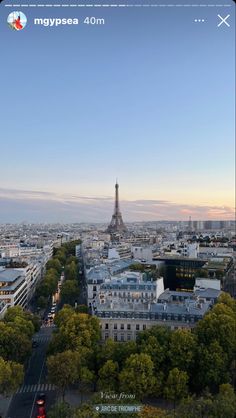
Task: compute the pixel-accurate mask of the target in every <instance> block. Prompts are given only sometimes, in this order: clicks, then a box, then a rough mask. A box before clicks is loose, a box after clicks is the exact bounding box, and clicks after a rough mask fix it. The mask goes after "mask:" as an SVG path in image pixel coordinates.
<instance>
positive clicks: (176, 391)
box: [164, 367, 189, 408]
mask: <svg viewBox="0 0 236 418" xmlns="http://www.w3.org/2000/svg"><path fill="white" fill-rule="evenodd" d="M188 380H189V377H188V374H187V373H186V372H183V371H181V370H179V369H178V368H177V367H175V368H174V369H172V370H171V371H170V372H169V375H168V379H167V382H166V386H165V389H164V394H165V397H166V398H167V399H170V400H172V401H173V402H174V408H175V404H176V401H177V400H181V399H182V398H184V397H185V396H186V395H187V393H188V387H187V384H188Z"/></svg>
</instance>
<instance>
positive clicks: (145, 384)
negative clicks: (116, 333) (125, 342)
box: [119, 353, 156, 399]
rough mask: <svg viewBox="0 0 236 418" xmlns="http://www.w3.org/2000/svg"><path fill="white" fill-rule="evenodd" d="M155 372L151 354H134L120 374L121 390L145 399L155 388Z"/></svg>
mask: <svg viewBox="0 0 236 418" xmlns="http://www.w3.org/2000/svg"><path fill="white" fill-rule="evenodd" d="M153 372H154V364H153V361H152V359H151V357H150V356H149V355H147V354H143V353H141V354H132V355H131V356H130V357H129V358H128V359H127V360H126V362H125V367H124V368H123V370H122V371H121V373H120V375H119V379H120V385H121V390H123V391H124V392H128V393H132V394H135V395H136V397H137V399H143V398H144V397H145V396H148V395H149V394H151V393H152V392H153V390H154V387H155V383H156V379H155V377H154V374H153Z"/></svg>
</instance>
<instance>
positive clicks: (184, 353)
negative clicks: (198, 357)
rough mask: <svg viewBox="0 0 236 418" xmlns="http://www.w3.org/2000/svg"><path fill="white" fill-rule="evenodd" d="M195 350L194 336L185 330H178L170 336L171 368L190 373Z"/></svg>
mask: <svg viewBox="0 0 236 418" xmlns="http://www.w3.org/2000/svg"><path fill="white" fill-rule="evenodd" d="M196 350H197V342H196V337H195V335H194V334H192V333H191V331H190V330H187V329H178V330H176V331H174V332H173V333H172V334H171V338H170V348H169V353H168V354H169V358H170V362H171V368H175V367H177V368H178V369H180V370H183V371H186V372H188V373H189V372H190V371H191V369H192V367H193V364H194V360H195V353H196Z"/></svg>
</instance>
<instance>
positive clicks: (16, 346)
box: [0, 321, 31, 363]
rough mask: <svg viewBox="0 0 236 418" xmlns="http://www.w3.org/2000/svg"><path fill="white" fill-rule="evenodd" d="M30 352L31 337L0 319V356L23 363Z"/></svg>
mask: <svg viewBox="0 0 236 418" xmlns="http://www.w3.org/2000/svg"><path fill="white" fill-rule="evenodd" d="M30 354H31V339H30V338H29V337H28V336H27V335H25V334H24V333H23V332H22V331H20V330H19V329H16V327H12V326H11V324H9V323H5V322H3V321H0V356H2V357H3V358H4V359H5V360H12V361H16V362H17V363H24V361H25V360H26V359H27V357H29V356H30Z"/></svg>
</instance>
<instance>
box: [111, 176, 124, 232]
mask: <svg viewBox="0 0 236 418" xmlns="http://www.w3.org/2000/svg"><path fill="white" fill-rule="evenodd" d="M115 190H116V192H115V209H114V213H113V215H112V218H111V222H110V225H109V226H108V228H107V232H109V233H110V234H115V233H121V232H127V228H126V226H125V224H124V222H123V219H122V215H121V212H120V207H119V184H118V183H117V180H116V185H115Z"/></svg>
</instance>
